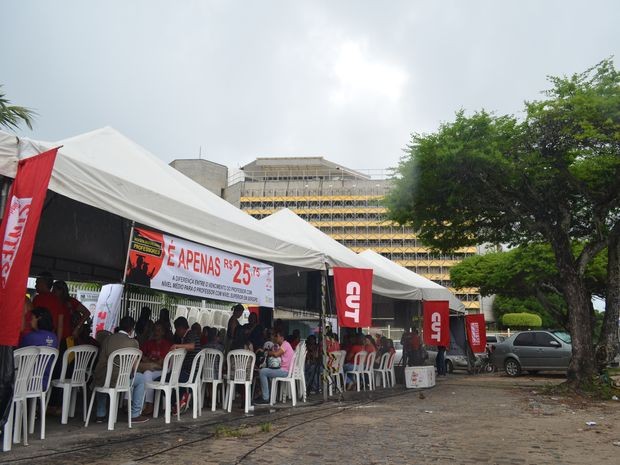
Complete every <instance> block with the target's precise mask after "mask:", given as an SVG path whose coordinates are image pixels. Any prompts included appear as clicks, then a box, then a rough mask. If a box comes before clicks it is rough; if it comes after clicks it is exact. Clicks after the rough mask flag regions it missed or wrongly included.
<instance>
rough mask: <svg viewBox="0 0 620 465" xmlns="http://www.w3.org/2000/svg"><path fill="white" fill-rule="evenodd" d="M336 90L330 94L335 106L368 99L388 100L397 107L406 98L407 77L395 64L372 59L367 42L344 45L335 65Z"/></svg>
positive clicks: (347, 42) (353, 42)
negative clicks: (399, 101)
mask: <svg viewBox="0 0 620 465" xmlns="http://www.w3.org/2000/svg"><path fill="white" fill-rule="evenodd" d="M333 76H334V78H335V80H336V87H335V88H334V89H333V90H332V91H331V93H330V101H331V102H332V103H333V104H335V105H347V104H351V103H357V102H359V101H360V100H364V99H372V100H374V99H387V100H388V101H389V102H391V103H394V102H397V101H398V100H399V98H400V97H401V96H402V95H403V91H404V87H405V85H406V83H407V79H408V75H407V73H406V72H405V71H404V70H403V69H401V68H399V67H397V66H395V65H392V64H389V63H385V62H382V61H381V60H380V59H378V58H376V57H371V56H370V54H369V52H368V46H367V44H366V43H365V41H362V42H356V41H353V40H348V41H346V42H345V43H343V44H342V45H341V46H340V47H339V49H338V53H337V56H336V60H335V63H334V64H333Z"/></svg>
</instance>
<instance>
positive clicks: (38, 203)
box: [0, 148, 58, 346]
mask: <svg viewBox="0 0 620 465" xmlns="http://www.w3.org/2000/svg"><path fill="white" fill-rule="evenodd" d="M56 152H58V148H55V149H52V150H48V151H47V152H44V153H42V154H40V155H36V156H34V157H30V158H26V159H23V160H20V161H19V164H18V165H17V174H16V175H15V180H14V181H13V184H12V185H11V190H10V191H9V196H8V201H7V204H6V209H5V211H4V216H3V217H2V226H1V227H0V237H1V238H2V267H1V277H0V321H2V325H0V345H5V346H15V345H17V342H18V339H19V331H20V326H21V319H22V313H23V311H24V299H25V296H26V281H27V280H28V273H29V271H30V261H31V259H32V250H33V248H34V240H35V237H36V235H37V228H38V227H39V219H40V217H41V210H42V208H43V202H44V201H45V194H46V193H47V186H48V184H49V181H50V177H51V175H52V168H53V167H54V161H55V160H56Z"/></svg>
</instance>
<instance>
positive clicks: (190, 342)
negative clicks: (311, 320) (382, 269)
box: [19, 273, 443, 423]
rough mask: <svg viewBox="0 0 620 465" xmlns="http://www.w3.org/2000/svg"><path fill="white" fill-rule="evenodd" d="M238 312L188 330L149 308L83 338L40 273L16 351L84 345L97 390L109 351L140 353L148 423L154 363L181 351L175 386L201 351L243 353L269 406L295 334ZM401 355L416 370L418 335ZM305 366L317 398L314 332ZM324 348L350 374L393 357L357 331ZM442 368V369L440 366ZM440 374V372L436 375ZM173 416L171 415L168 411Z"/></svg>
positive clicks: (83, 328) (74, 313)
mask: <svg viewBox="0 0 620 465" xmlns="http://www.w3.org/2000/svg"><path fill="white" fill-rule="evenodd" d="M244 310H245V308H244V307H243V306H242V305H241V304H237V305H234V306H233V307H232V315H231V317H230V319H229V321H228V325H227V328H225V329H224V328H222V329H219V330H218V329H217V328H214V327H209V326H205V327H201V325H200V324H199V323H193V324H192V325H191V326H190V325H189V323H188V320H187V319H186V318H185V317H179V318H176V319H175V320H174V321H172V320H171V318H170V312H169V311H168V310H167V309H165V308H164V309H161V310H160V311H159V314H158V319H157V320H156V321H153V319H152V311H151V309H150V308H149V307H143V308H142V309H141V312H140V315H139V318H138V320H137V321H135V320H134V319H133V318H132V317H131V316H124V317H123V318H121V319H120V322H119V325H118V327H117V328H115V330H114V332H109V331H99V332H98V333H97V334H96V338H93V337H92V336H91V318H90V316H91V315H90V312H89V310H88V309H86V308H85V306H84V305H82V304H81V303H80V302H79V301H78V300H76V299H75V298H73V297H71V296H70V295H69V289H68V286H67V284H66V283H65V282H64V281H54V279H53V277H52V276H51V274H49V273H41V274H40V275H39V276H38V277H37V279H36V295H35V296H34V298H33V299H32V301H31V300H30V299H29V297H28V296H26V302H25V307H24V318H23V325H22V333H21V337H20V342H19V347H27V346H46V347H53V348H57V349H59V352H60V356H59V359H62V354H63V353H64V351H66V350H67V348H69V347H72V346H77V345H83V344H87V345H92V346H95V347H97V348H99V353H98V360H97V362H96V364H95V369H94V372H93V376H92V385H93V386H101V385H102V384H103V382H104V380H105V376H106V369H107V358H108V356H109V355H110V354H111V353H112V352H113V351H114V350H116V349H119V348H126V347H135V348H139V349H140V350H141V351H142V358H141V360H140V364H139V366H138V369H137V372H136V374H135V376H134V379H133V395H132V405H131V406H128V408H130V409H131V416H132V422H135V423H140V422H145V421H148V419H149V416H150V415H151V414H153V408H154V402H153V397H154V393H153V389H148V388H147V387H146V385H147V384H148V383H149V382H153V381H156V380H158V379H160V377H161V374H162V371H161V370H162V362H163V360H164V358H165V356H166V355H167V354H168V352H169V351H171V350H174V349H185V350H186V356H185V359H184V361H183V366H182V369H181V374H180V377H179V381H180V382H185V381H187V379H188V377H189V376H190V370H191V366H192V362H193V359H194V357H195V356H196V354H198V352H199V351H200V350H201V349H204V348H209V349H215V350H218V351H220V352H222V353H223V354H225V353H227V352H228V351H230V350H234V349H245V350H249V351H252V352H254V353H255V354H256V367H257V376H258V377H259V378H260V383H259V392H258V393H257V394H256V397H255V398H254V399H253V402H254V403H255V404H259V405H260V404H263V403H268V402H269V384H270V383H269V381H270V379H272V378H275V377H282V376H286V375H287V373H288V370H289V368H290V363H291V360H292V357H293V352H294V351H295V349H296V347H297V345H298V344H299V343H300V341H301V336H300V330H299V329H295V330H293V331H292V332H291V334H288V332H287V331H286V323H285V322H283V321H282V320H275V321H274V324H273V327H272V328H265V327H263V326H262V325H261V324H260V323H259V318H258V316H257V314H256V313H250V314H249V318H248V322H247V324H244V325H242V324H241V323H240V321H239V320H240V318H241V317H242V315H243V312H244ZM401 343H403V345H404V347H405V349H404V354H403V363H404V364H408V365H410V366H412V365H416V364H423V362H424V360H422V359H421V357H422V355H421V354H423V353H424V352H425V351H424V350H423V347H422V344H421V342H420V336H419V335H418V333H417V331H416V330H415V329H414V331H413V332H408V331H406V332H405V333H404V334H403V338H402V339H401ZM305 345H306V350H307V354H306V359H305V368H304V369H305V378H306V382H307V391H308V392H309V393H310V394H314V393H318V392H319V391H320V390H321V389H322V386H321V371H322V369H323V365H322V360H323V357H322V347H321V346H322V341H321V340H320V331H318V332H317V334H310V335H309V336H308V337H307V338H306V339H305ZM325 346H326V351H327V353H328V357H327V360H328V364H329V363H331V360H332V358H330V357H329V354H331V353H334V352H336V351H339V350H341V349H342V350H345V351H346V357H345V360H344V363H345V365H344V370H345V372H346V371H349V370H352V369H354V359H355V355H356V354H357V353H359V352H361V351H365V352H367V353H373V352H374V353H375V354H376V358H375V364H376V365H377V364H378V363H379V361H380V359H381V356H382V355H383V354H385V353H390V354H392V353H394V352H395V349H394V343H393V341H392V339H389V338H387V337H385V336H382V335H381V334H375V335H370V334H367V335H364V334H363V333H362V332H360V331H359V330H357V331H353V330H351V331H343V333H342V340H341V341H339V337H338V335H337V334H336V333H334V332H332V331H331V329H330V328H329V327H328V328H327V331H326V335H325ZM442 365H443V364H442ZM59 369H60V364H56V368H55V370H54V373H51V374H50V373H46V375H45V383H46V385H47V383H49V380H50V379H55V377H57V376H58V371H59ZM438 370H439V374H442V371H441V367H440V368H438ZM346 381H347V383H346V388H347V389H349V390H350V389H352V388H353V380H352V378H351V377H350V375H349V376H348V377H347V379H346ZM190 400H191V393H190V391H189V390H187V389H182V390H181V395H180V399H177V402H176V403H175V404H174V407H173V408H174V409H175V410H176V409H177V408H178V409H180V412H181V413H182V412H184V411H185V410H186V409H187V406H188V405H189V403H190ZM61 401H62V399H61V398H60V396H59V393H57V392H55V390H53V391H52V394H51V398H50V403H49V407H48V413H49V414H51V415H59V414H60V411H61V405H60V404H61ZM96 405H97V408H96V421H97V422H103V421H105V416H106V412H107V409H106V396H103V395H98V396H97V404H96ZM173 413H175V412H173Z"/></svg>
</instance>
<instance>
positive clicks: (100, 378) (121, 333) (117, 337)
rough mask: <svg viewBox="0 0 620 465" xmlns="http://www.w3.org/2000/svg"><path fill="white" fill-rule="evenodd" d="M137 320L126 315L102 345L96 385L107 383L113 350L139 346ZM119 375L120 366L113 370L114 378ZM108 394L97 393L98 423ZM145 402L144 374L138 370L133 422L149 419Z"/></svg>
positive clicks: (133, 403) (96, 370)
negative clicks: (144, 407) (109, 358)
mask: <svg viewBox="0 0 620 465" xmlns="http://www.w3.org/2000/svg"><path fill="white" fill-rule="evenodd" d="M135 326H136V323H135V320H134V319H133V318H132V317H130V316H126V317H124V318H122V319H121V321H120V323H119V325H118V332H117V333H114V334H111V335H110V336H108V337H107V338H106V339H105V340H104V341H103V343H102V345H101V351H100V353H99V360H98V361H97V366H96V367H95V373H94V384H95V386H103V385H104V383H105V378H106V373H107V370H108V357H109V356H110V354H111V353H112V352H114V351H115V350H118V349H126V348H130V347H132V348H136V349H137V348H138V341H137V340H135V339H134V338H133V337H132V336H133V332H134V328H135ZM117 375H118V367H114V369H113V371H112V378H111V379H112V380H115V379H116V376H117ZM106 400H107V396H106V395H105V394H102V393H99V392H98V393H97V418H96V421H97V423H103V421H104V419H105V413H106ZM143 402H144V375H143V374H142V373H139V372H137V373H136V375H135V377H134V380H133V388H132V391H131V421H132V423H144V422H145V421H148V420H149V419H148V417H146V416H142V404H143Z"/></svg>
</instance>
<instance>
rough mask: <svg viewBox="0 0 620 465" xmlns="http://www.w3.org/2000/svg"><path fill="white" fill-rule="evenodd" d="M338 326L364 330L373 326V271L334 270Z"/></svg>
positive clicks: (355, 269)
mask: <svg viewBox="0 0 620 465" xmlns="http://www.w3.org/2000/svg"><path fill="white" fill-rule="evenodd" d="M334 292H335V294H336V311H337V313H338V325H340V326H341V327H343V328H364V327H368V326H371V325H372V270H367V269H362V268H334Z"/></svg>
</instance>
